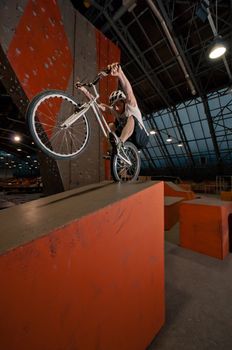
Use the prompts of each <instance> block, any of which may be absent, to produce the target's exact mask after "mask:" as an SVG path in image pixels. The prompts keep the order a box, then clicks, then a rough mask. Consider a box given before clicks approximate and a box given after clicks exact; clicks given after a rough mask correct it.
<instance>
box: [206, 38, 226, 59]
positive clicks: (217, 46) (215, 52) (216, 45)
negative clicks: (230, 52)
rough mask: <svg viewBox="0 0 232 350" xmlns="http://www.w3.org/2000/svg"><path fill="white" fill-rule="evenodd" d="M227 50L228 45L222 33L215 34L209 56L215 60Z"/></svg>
mask: <svg viewBox="0 0 232 350" xmlns="http://www.w3.org/2000/svg"><path fill="white" fill-rule="evenodd" d="M225 52H226V45H225V42H224V41H223V39H222V37H221V36H220V35H218V36H215V37H214V40H213V42H212V44H211V47H210V50H209V58H210V59H212V60H214V59H216V58H219V57H221V56H222V55H224V53H225Z"/></svg>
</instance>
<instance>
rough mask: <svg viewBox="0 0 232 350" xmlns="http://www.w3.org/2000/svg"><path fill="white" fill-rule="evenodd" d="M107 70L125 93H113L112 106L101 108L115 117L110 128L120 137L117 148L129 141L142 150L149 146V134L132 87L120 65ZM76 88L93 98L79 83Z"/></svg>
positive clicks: (111, 95) (115, 64) (110, 98)
mask: <svg viewBox="0 0 232 350" xmlns="http://www.w3.org/2000/svg"><path fill="white" fill-rule="evenodd" d="M107 70H108V71H110V74H111V75H112V76H115V77H118V79H119V81H120V84H121V86H122V89H123V91H122V90H116V91H113V92H112V93H111V94H110V96H109V104H110V106H108V105H106V104H103V103H101V104H99V107H100V108H101V110H102V111H103V112H104V111H107V112H110V113H111V114H112V115H114V117H115V121H114V123H110V124H109V127H110V129H111V131H112V132H115V133H116V135H117V136H118V137H119V143H118V145H117V147H118V148H120V147H121V145H122V144H123V143H124V142H125V141H127V140H129V141H131V142H133V143H134V144H135V145H136V146H137V147H138V148H139V149H141V148H143V147H145V146H146V145H147V143H148V140H149V133H148V132H147V130H146V128H145V125H144V123H143V120H142V115H141V112H140V110H139V108H138V105H137V101H136V98H135V95H134V93H133V89H132V86H131V84H130V82H129V80H128V79H127V77H126V76H125V74H124V72H123V70H122V68H121V66H120V65H119V64H118V63H112V64H110V65H108V66H107ZM76 86H77V87H78V88H79V89H80V90H81V91H82V92H83V93H84V94H85V95H86V96H87V98H89V99H91V98H92V95H91V94H90V93H89V91H88V90H87V89H86V88H85V87H83V86H78V82H77V83H76Z"/></svg>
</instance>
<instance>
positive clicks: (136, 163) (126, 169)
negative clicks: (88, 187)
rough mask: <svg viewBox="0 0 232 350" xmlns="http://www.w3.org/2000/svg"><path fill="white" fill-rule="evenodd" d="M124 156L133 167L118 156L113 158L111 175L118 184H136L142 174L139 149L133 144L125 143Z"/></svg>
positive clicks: (114, 155)
mask: <svg viewBox="0 0 232 350" xmlns="http://www.w3.org/2000/svg"><path fill="white" fill-rule="evenodd" d="M123 155H124V156H125V155H126V157H127V158H128V159H129V160H130V162H131V165H129V164H127V163H126V162H125V161H124V160H123V159H121V158H120V157H119V155H118V154H113V155H112V157H111V174H112V177H113V180H114V181H116V182H122V183H123V182H134V181H136V180H137V178H138V176H139V172H140V164H141V161H140V156H139V153H138V149H137V147H136V146H135V145H134V144H133V143H131V142H125V143H124V145H123Z"/></svg>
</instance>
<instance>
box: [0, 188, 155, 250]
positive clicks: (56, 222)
mask: <svg viewBox="0 0 232 350" xmlns="http://www.w3.org/2000/svg"><path fill="white" fill-rule="evenodd" d="M159 182H160V181H148V182H136V183H131V184H130V183H129V184H116V183H112V182H109V181H104V182H101V183H98V184H93V185H88V186H84V187H81V188H78V189H74V190H70V191H66V192H62V193H58V194H55V195H52V196H49V197H45V198H40V199H37V200H34V201H31V202H28V203H24V204H21V205H17V206H14V207H12V208H9V209H5V210H2V211H0V254H3V253H5V252H6V251H8V250H11V249H14V248H16V247H18V246H20V245H22V244H26V243H28V242H30V241H32V240H34V239H37V238H39V237H42V236H44V235H46V234H48V233H49V232H51V231H52V230H54V229H57V228H59V227H62V226H65V225H67V224H68V223H71V222H72V221H75V220H77V219H79V218H81V217H83V216H86V215H88V214H90V213H93V212H95V211H97V210H100V209H102V208H104V207H106V206H108V205H111V204H113V203H115V202H117V201H119V200H122V199H124V198H126V197H128V196H130V195H133V194H135V193H137V192H139V191H142V190H145V189H147V188H149V187H151V186H154V185H155V184H157V183H159Z"/></svg>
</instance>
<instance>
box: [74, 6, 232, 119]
mask: <svg viewBox="0 0 232 350" xmlns="http://www.w3.org/2000/svg"><path fill="white" fill-rule="evenodd" d="M72 3H73V5H74V6H75V7H76V9H78V10H79V11H80V12H82V14H83V15H84V16H86V18H87V19H88V20H89V21H90V22H92V23H93V24H94V25H95V26H96V27H97V28H98V29H100V30H101V31H102V32H103V33H104V34H105V35H106V36H107V37H109V38H110V39H111V40H113V41H114V42H116V43H117V44H118V45H119V47H120V48H121V54H122V56H121V63H122V66H123V69H124V70H125V72H126V74H127V76H128V78H129V80H130V82H131V83H132V85H133V88H134V91H135V94H136V96H137V97H138V99H139V100H140V103H142V108H143V111H144V112H145V113H151V112H154V111H157V110H160V109H162V108H166V107H170V106H172V105H175V104H177V103H178V102H180V101H184V100H188V99H190V98H192V97H193V96H202V95H206V94H207V93H208V92H211V91H214V90H218V89H221V88H223V87H228V86H229V85H230V84H231V83H232V82H231V80H230V77H229V75H228V73H227V70H226V67H225V64H224V62H223V60H222V59H220V60H217V61H210V60H209V59H208V57H207V51H208V49H209V46H210V44H211V43H212V40H213V38H214V34H213V31H212V29H211V26H210V24H209V21H208V19H207V17H206V16H205V15H204V13H203V12H204V1H184V0H165V1H161V0H148V1H146V0H136V1H135V0H126V1H114V0H111V1H109V0H107V1H104V0H95V1H92V0H89V1H86V0H85V1H79V0H72ZM202 3H203V10H202V6H201V4H202ZM209 5H210V7H209V8H210V12H211V14H212V18H213V21H214V23H215V25H216V27H217V28H218V32H219V34H220V35H221V36H222V37H223V38H224V39H225V40H226V41H227V42H228V43H229V42H231V36H232V30H231V29H232V3H231V1H229V0H228V1H224V0H223V1H222V0H221V1H220V0H218V1H210V3H209ZM162 23H165V24H164V25H165V26H166V28H167V29H166V30H165V29H164V27H163V25H162ZM167 30H168V32H169V34H170V38H171V41H172V43H174V45H175V47H176V50H177V51H176V52H175V51H174V50H175V49H174V48H173V46H172V44H171V41H170V40H169V39H168V34H167ZM231 58H232V57H231V49H230V50H228V52H227V55H226V59H227V61H228V62H231ZM180 60H181V61H182V62H183V64H184V67H185V69H186V71H184V70H183V69H182V68H181V65H180V63H179V62H180ZM186 75H188V76H189V78H187V79H186V77H185V76H186Z"/></svg>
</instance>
